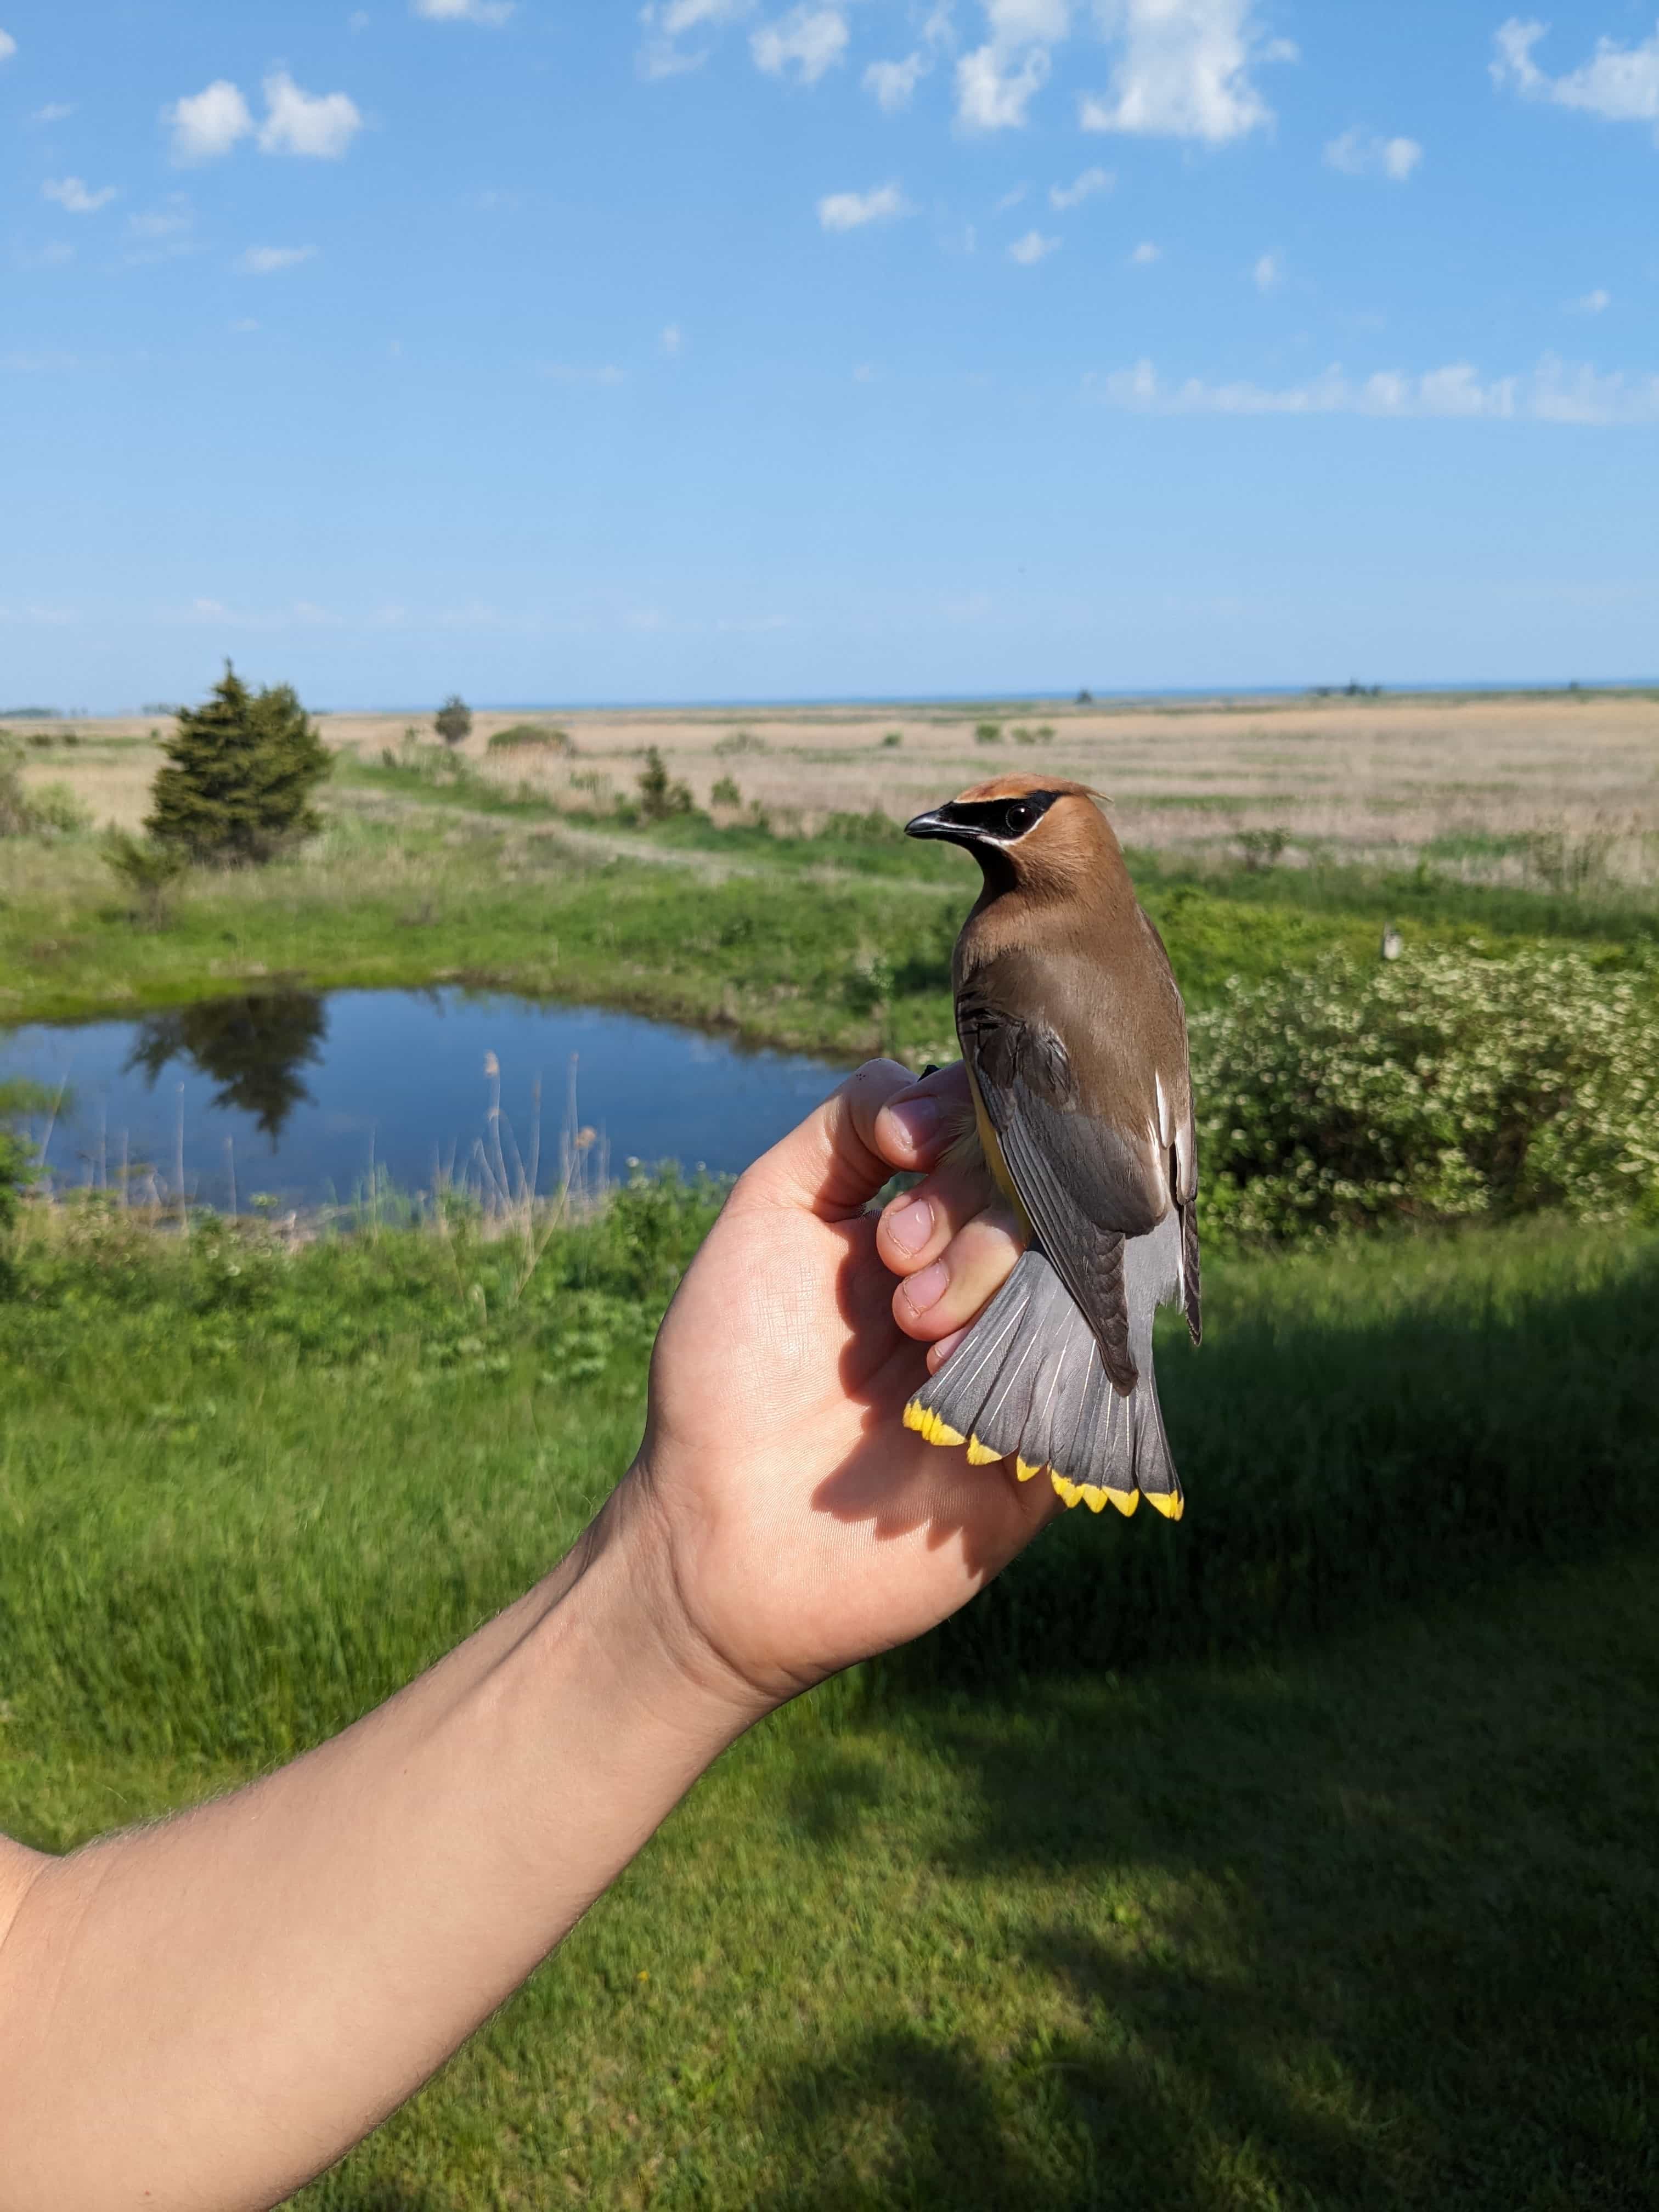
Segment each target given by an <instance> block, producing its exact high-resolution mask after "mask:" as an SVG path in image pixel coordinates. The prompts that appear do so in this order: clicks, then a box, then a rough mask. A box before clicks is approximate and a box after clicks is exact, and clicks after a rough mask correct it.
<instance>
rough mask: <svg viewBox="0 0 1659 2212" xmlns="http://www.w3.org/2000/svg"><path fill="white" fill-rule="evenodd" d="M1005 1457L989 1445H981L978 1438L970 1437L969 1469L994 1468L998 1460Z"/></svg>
mask: <svg viewBox="0 0 1659 2212" xmlns="http://www.w3.org/2000/svg"><path fill="white" fill-rule="evenodd" d="M1003 1456H1004V1455H1003V1454H1002V1453H1001V1452H999V1451H993V1450H992V1449H991V1447H990V1446H989V1444H982V1443H981V1442H980V1440H979V1438H978V1437H969V1439H968V1464H969V1467H994V1466H995V1464H996V1462H998V1460H1000V1459H1001V1458H1002V1457H1003Z"/></svg>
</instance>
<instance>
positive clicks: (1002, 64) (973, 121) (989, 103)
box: [957, 46, 1050, 131]
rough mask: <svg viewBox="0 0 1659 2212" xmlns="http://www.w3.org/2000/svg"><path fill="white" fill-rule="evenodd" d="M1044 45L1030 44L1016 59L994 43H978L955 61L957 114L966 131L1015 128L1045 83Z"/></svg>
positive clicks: (1009, 129) (1046, 57) (1011, 129)
mask: <svg viewBox="0 0 1659 2212" xmlns="http://www.w3.org/2000/svg"><path fill="white" fill-rule="evenodd" d="M1049 68H1050V63H1049V59H1048V48H1047V47H1046V46H1032V47H1030V48H1029V49H1028V50H1027V52H1025V53H1024V54H1023V55H1022V56H1021V57H1020V58H1019V59H1018V62H1015V61H1014V60H1013V59H1012V57H1010V56H1009V55H1007V54H1005V53H1003V52H1001V51H1000V49H999V48H997V47H996V46H979V47H976V48H975V51H974V52H972V53H971V54H963V57H962V58H961V60H960V61H959V62H958V63H957V119H958V120H959V121H960V122H961V123H963V125H965V126H966V127H967V128H968V129H969V130H970V131H1018V130H1019V129H1021V128H1022V127H1023V126H1024V122H1025V111H1026V109H1027V108H1028V107H1029V106H1030V104H1031V102H1032V100H1034V99H1035V98H1036V94H1038V93H1039V92H1041V91H1042V88H1043V86H1044V85H1045V84H1047V83H1048V70H1049Z"/></svg>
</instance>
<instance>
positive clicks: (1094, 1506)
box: [1079, 1482, 1106, 1513]
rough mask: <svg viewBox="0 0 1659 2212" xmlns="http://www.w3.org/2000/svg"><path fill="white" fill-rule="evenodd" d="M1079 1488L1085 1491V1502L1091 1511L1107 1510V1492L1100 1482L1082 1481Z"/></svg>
mask: <svg viewBox="0 0 1659 2212" xmlns="http://www.w3.org/2000/svg"><path fill="white" fill-rule="evenodd" d="M1079 1489H1080V1490H1081V1491H1082V1492H1083V1502H1084V1504H1085V1505H1086V1506H1087V1507H1088V1509H1089V1510H1090V1512H1091V1513H1103V1512H1104V1511H1105V1510H1106V1493H1105V1492H1104V1491H1103V1489H1102V1488H1101V1487H1100V1486H1099V1484H1098V1483H1096V1482H1085V1483H1080V1484H1079Z"/></svg>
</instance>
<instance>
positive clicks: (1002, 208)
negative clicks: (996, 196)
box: [991, 185, 1031, 215]
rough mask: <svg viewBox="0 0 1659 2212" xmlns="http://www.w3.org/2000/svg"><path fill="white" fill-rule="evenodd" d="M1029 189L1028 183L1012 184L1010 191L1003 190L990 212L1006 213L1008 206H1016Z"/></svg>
mask: <svg viewBox="0 0 1659 2212" xmlns="http://www.w3.org/2000/svg"><path fill="white" fill-rule="evenodd" d="M1030 189H1031V187H1030V185H1014V187H1013V188H1012V191H1006V192H1004V194H1003V195H1002V197H1001V198H1000V200H999V201H998V202H997V204H996V205H995V206H994V208H993V209H992V210H991V212H992V214H993V215H1006V214H1007V212H1008V210H1009V209H1010V208H1017V207H1018V205H1019V204H1020V202H1021V201H1022V200H1023V199H1024V197H1025V195H1026V193H1027V192H1029V191H1030Z"/></svg>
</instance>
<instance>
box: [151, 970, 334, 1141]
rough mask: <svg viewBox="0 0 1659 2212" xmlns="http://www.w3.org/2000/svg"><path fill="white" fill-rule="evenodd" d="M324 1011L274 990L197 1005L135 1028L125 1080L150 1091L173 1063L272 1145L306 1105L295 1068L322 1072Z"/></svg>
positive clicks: (309, 1000)
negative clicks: (201, 1079)
mask: <svg viewBox="0 0 1659 2212" xmlns="http://www.w3.org/2000/svg"><path fill="white" fill-rule="evenodd" d="M327 1036H328V1008H327V1006H326V1005H325V1002H324V1000H322V999H320V998H319V997H318V996H317V995H316V994H314V993H313V992H309V991H273V992H271V993H270V994H269V995H268V996H265V997H262V998H246V999H204V1000H200V1001H198V1003H197V1005H195V1006H180V1007H179V1008H177V1009H175V1010H174V1011H173V1012H168V1013H163V1014H148V1015H146V1016H145V1018H144V1019H143V1021H141V1022H140V1023H139V1024H138V1025H137V1035H136V1036H134V1038H133V1041H132V1050H131V1053H130V1054H129V1055H128V1058H127V1064H126V1068H125V1073H128V1074H131V1073H134V1072H135V1071H137V1070H142V1071H143V1074H144V1076H145V1077H146V1079H147V1080H148V1083H149V1088H150V1089H151V1090H152V1091H153V1090H154V1089H155V1084H156V1079H157V1078H158V1077H159V1076H160V1075H161V1071H162V1069H163V1068H165V1067H167V1066H169V1065H170V1064H171V1063H172V1062H173V1060H183V1061H184V1062H185V1065H186V1066H189V1067H192V1068H194V1069H195V1070H196V1071H197V1073H199V1074H202V1075H204V1076H206V1077H207V1079H209V1081H210V1083H212V1084H214V1085H216V1089H215V1091H214V1094H213V1102H212V1103H213V1105H214V1106H215V1108H216V1109H218V1110H219V1111H221V1112H227V1111H230V1110H233V1109H234V1111H236V1112H239V1113H242V1114H246V1115H248V1116H249V1117H250V1118H251V1119H252V1121H253V1123H254V1126H255V1127H257V1128H258V1130H259V1131H260V1133H261V1134H262V1135H264V1137H265V1138H266V1139H268V1140H269V1142H270V1149H271V1152H272V1153H273V1154H274V1153H275V1152H276V1145H277V1139H279V1138H280V1137H281V1135H282V1133H283V1128H284V1127H285V1126H286V1124H287V1121H288V1118H289V1115H290V1114H292V1113H293V1111H294V1109H295V1107H296V1106H301V1105H305V1106H309V1105H311V1104H313V1103H314V1102H313V1098H312V1096H311V1093H310V1091H308V1090H307V1088H306V1085H305V1084H304V1082H303V1081H302V1080H301V1075H300V1070H301V1068H302V1067H315V1066H320V1065H321V1062H322V1058H323V1045H324V1042H325V1039H326V1038H327Z"/></svg>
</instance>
